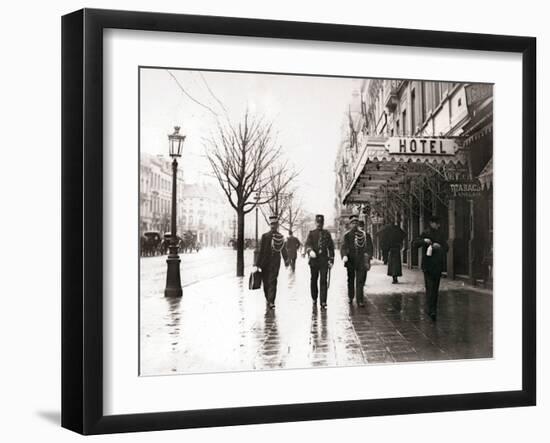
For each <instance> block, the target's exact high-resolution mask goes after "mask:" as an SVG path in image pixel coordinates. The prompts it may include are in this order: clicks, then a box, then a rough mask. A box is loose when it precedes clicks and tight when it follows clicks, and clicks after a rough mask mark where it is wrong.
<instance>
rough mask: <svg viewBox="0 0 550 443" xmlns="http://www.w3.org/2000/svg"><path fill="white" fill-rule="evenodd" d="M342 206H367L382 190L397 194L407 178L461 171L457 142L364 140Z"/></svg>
mask: <svg viewBox="0 0 550 443" xmlns="http://www.w3.org/2000/svg"><path fill="white" fill-rule="evenodd" d="M355 164H356V167H355V170H354V172H353V176H352V178H351V180H350V181H349V183H348V185H347V187H346V192H345V194H344V199H343V203H344V204H349V203H366V202H368V201H370V200H371V199H372V198H373V197H374V196H375V195H376V194H379V193H380V192H381V191H383V190H384V189H387V190H392V191H395V192H400V187H401V186H402V185H403V183H405V182H406V181H407V179H410V178H413V177H416V176H419V175H423V174H426V173H427V172H429V171H430V170H432V171H433V170H436V169H437V170H438V169H441V168H442V167H444V168H445V169H446V170H449V171H453V170H454V171H463V170H464V168H465V166H466V157H465V154H464V151H463V149H462V146H461V145H460V144H459V143H458V140H457V139H449V138H447V139H441V138H430V137H427V138H422V137H416V138H404V137H367V138H366V146H365V149H363V150H362V153H361V155H360V157H359V158H358V160H357V161H356V163H355Z"/></svg>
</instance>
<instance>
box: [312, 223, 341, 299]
mask: <svg viewBox="0 0 550 443" xmlns="http://www.w3.org/2000/svg"><path fill="white" fill-rule="evenodd" d="M324 223H325V217H324V216H323V215H322V214H318V215H316V216H315V225H316V229H314V230H313V231H309V234H308V236H307V240H306V245H305V248H306V253H307V254H308V256H309V268H310V271H311V282H310V289H311V299H312V300H313V304H314V305H315V304H316V303H317V297H318V296H319V289H320V293H321V294H320V295H321V309H326V308H327V293H328V272H329V269H330V268H331V267H332V265H333V264H334V242H333V241H332V236H331V235H330V232H329V231H327V230H326V229H323V226H324ZM318 281H319V285H318V284H317V282H318ZM319 287H320V288H319Z"/></svg>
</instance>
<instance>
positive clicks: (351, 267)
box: [340, 214, 374, 307]
mask: <svg viewBox="0 0 550 443" xmlns="http://www.w3.org/2000/svg"><path fill="white" fill-rule="evenodd" d="M349 223H350V230H349V231H348V232H346V233H345V234H344V241H343V242H342V248H341V249H340V254H341V255H342V261H343V262H344V266H345V267H346V269H347V273H348V298H349V302H350V304H351V303H352V302H353V299H354V298H356V300H357V304H358V305H359V306H360V307H363V306H365V301H364V293H363V286H364V285H365V281H366V279H367V265H368V261H369V260H370V259H371V257H372V253H373V249H374V248H373V246H372V238H371V236H370V234H368V233H366V232H364V231H362V230H360V229H359V228H358V224H359V217H358V216H357V215H355V214H354V215H351V216H350V218H349Z"/></svg>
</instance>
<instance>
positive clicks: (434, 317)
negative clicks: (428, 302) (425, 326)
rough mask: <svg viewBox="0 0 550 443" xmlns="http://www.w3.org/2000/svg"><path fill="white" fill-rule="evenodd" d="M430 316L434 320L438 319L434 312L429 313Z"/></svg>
mask: <svg viewBox="0 0 550 443" xmlns="http://www.w3.org/2000/svg"><path fill="white" fill-rule="evenodd" d="M428 316H429V317H430V318H431V319H432V321H436V319H437V315H436V314H435V313H433V312H431V313H429V314H428Z"/></svg>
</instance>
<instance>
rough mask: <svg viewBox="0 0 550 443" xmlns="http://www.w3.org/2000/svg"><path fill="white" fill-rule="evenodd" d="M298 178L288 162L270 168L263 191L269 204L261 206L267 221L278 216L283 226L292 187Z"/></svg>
mask: <svg viewBox="0 0 550 443" xmlns="http://www.w3.org/2000/svg"><path fill="white" fill-rule="evenodd" d="M297 176H298V173H297V172H296V171H295V170H294V169H293V168H292V167H291V166H290V165H289V164H288V162H278V163H275V164H273V165H271V166H270V167H269V168H268V170H267V172H266V178H267V182H266V185H265V187H264V190H263V192H264V195H265V197H266V201H267V203H266V204H264V205H262V206H261V210H262V215H263V216H264V219H265V220H266V221H267V219H268V217H269V216H270V215H276V216H277V218H278V219H279V222H280V223H281V225H283V224H284V222H285V214H286V212H287V209H288V205H289V202H290V200H291V195H292V190H291V188H290V185H291V184H292V181H293V180H294V179H295V178H296V177H297Z"/></svg>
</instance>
